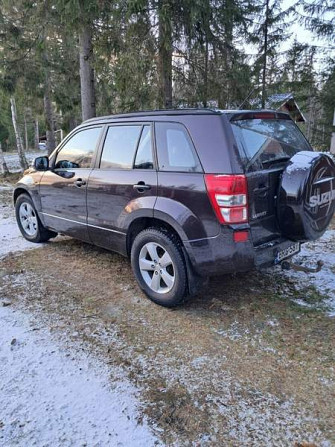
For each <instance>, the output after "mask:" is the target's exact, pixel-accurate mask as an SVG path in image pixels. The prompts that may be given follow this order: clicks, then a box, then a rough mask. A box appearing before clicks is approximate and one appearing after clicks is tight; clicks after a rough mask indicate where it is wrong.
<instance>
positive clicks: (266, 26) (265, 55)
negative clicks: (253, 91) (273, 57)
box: [262, 0, 269, 109]
mask: <svg viewBox="0 0 335 447" xmlns="http://www.w3.org/2000/svg"><path fill="white" fill-rule="evenodd" d="M268 22H269V0H266V9H265V24H264V55H263V73H262V109H265V88H266V63H267V56H268Z"/></svg>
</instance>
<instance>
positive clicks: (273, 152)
mask: <svg viewBox="0 0 335 447" xmlns="http://www.w3.org/2000/svg"><path fill="white" fill-rule="evenodd" d="M231 124H232V129H233V132H234V135H235V138H236V141H237V145H238V148H239V151H240V155H241V158H242V159H243V161H244V163H245V165H246V167H247V168H248V167H250V166H251V165H253V164H256V163H257V164H261V165H265V166H266V165H269V164H271V163H274V162H278V161H284V160H288V159H289V158H291V157H292V156H293V155H294V154H296V153H297V152H300V151H311V150H312V148H311V146H310V144H309V143H308V141H307V140H306V139H305V137H304V136H303V134H302V133H301V132H300V130H299V128H298V127H297V126H296V125H295V124H294V122H293V121H291V120H283V119H245V120H237V121H232V122H231Z"/></svg>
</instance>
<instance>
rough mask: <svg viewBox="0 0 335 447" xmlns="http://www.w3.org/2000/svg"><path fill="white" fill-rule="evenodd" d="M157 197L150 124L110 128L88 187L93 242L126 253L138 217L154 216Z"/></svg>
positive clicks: (90, 227)
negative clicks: (129, 230) (129, 231)
mask: <svg viewBox="0 0 335 447" xmlns="http://www.w3.org/2000/svg"><path fill="white" fill-rule="evenodd" d="M156 197H157V172H156V170H155V169H154V158H153V152H152V131H151V125H150V124H142V123H134V124H130V123H129V124H127V125H123V124H118V125H111V126H109V127H108V129H107V132H106V137H105V142H104V145H103V148H102V153H101V159H100V161H98V162H97V165H96V168H94V169H93V170H92V172H91V175H90V177H89V181H88V188H87V213H88V219H87V223H88V231H89V235H90V238H91V240H92V242H93V243H95V244H96V245H100V246H103V247H106V248H110V249H113V250H115V251H119V252H121V253H124V251H125V238H126V232H127V227H128V225H129V222H130V221H131V220H132V218H133V217H134V216H135V215H136V216H138V217H140V216H141V215H146V216H148V213H149V214H150V212H151V213H152V215H153V209H154V204H155V200H156Z"/></svg>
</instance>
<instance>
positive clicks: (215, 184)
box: [205, 174, 248, 224]
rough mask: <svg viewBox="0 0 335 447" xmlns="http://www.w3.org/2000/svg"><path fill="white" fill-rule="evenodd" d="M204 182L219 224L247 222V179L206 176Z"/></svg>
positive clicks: (236, 176) (227, 176) (239, 176)
mask: <svg viewBox="0 0 335 447" xmlns="http://www.w3.org/2000/svg"><path fill="white" fill-rule="evenodd" d="M205 182H206V187H207V192H208V196H209V198H210V201H211V203H212V206H213V209H214V211H215V214H216V215H217V218H218V219H219V222H220V223H228V224H232V223H244V222H248V203H247V179H246V177H245V176H244V175H216V174H206V175H205Z"/></svg>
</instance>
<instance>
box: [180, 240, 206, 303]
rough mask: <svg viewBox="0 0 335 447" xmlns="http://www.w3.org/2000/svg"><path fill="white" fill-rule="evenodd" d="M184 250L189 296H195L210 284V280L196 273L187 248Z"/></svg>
mask: <svg viewBox="0 0 335 447" xmlns="http://www.w3.org/2000/svg"><path fill="white" fill-rule="evenodd" d="M182 250H183V254H184V259H185V264H186V274H187V287H188V294H189V296H194V295H196V294H197V293H198V292H199V290H200V289H201V288H202V287H204V286H206V285H207V284H208V282H209V278H208V277H206V276H200V275H197V274H196V273H195V271H194V269H193V267H192V264H191V262H190V259H189V257H188V254H187V252H186V250H185V248H184V247H182Z"/></svg>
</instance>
